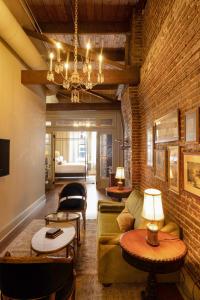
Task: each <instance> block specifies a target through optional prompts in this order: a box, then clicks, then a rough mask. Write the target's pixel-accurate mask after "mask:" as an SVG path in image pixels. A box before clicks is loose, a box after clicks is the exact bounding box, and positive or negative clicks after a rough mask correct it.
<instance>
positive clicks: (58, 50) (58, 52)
mask: <svg viewBox="0 0 200 300" xmlns="http://www.w3.org/2000/svg"><path fill="white" fill-rule="evenodd" d="M56 48H57V61H58V62H60V49H61V48H62V46H61V43H60V42H57V43H56Z"/></svg>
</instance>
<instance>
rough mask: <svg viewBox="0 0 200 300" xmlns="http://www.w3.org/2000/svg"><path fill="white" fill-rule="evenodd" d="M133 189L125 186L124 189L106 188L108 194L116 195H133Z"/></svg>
mask: <svg viewBox="0 0 200 300" xmlns="http://www.w3.org/2000/svg"><path fill="white" fill-rule="evenodd" d="M131 191H132V189H131V188H129V187H126V186H124V187H123V188H122V189H119V188H118V187H117V186H110V187H107V188H106V192H108V193H115V194H125V193H131Z"/></svg>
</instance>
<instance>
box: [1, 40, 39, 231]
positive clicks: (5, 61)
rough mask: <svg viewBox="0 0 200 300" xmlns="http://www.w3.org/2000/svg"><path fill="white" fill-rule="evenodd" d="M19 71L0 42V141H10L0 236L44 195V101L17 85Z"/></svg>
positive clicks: (14, 61) (3, 188)
mask: <svg viewBox="0 0 200 300" xmlns="http://www.w3.org/2000/svg"><path fill="white" fill-rule="evenodd" d="M22 68H23V67H22V65H21V64H20V63H19V61H18V60H17V59H16V58H15V57H14V56H13V54H11V53H10V51H9V50H8V49H7V48H6V47H5V46H4V45H3V44H2V43H1V42H0V138H7V139H10V175H9V176H6V177H0V235H1V233H2V230H3V229H4V230H5V228H6V227H7V226H8V224H9V223H11V222H12V220H13V219H14V218H16V217H17V216H18V215H19V214H20V213H22V212H23V211H24V210H25V209H27V207H29V206H30V205H31V204H33V203H34V202H35V201H36V200H38V199H39V198H41V197H42V196H44V193H45V191H44V188H45V184H44V141H45V98H44V96H40V97H39V96H38V95H36V94H35V93H33V92H32V91H31V90H29V89H28V88H26V87H24V86H23V85H21V78H20V75H21V74H20V73H21V69H22Z"/></svg>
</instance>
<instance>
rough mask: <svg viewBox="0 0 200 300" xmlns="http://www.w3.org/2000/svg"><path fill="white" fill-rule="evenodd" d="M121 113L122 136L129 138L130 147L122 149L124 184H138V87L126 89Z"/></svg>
mask: <svg viewBox="0 0 200 300" xmlns="http://www.w3.org/2000/svg"><path fill="white" fill-rule="evenodd" d="M122 115H123V119H124V137H125V138H127V137H128V139H129V141H130V144H131V145H132V147H131V148H129V149H126V150H124V167H125V177H126V184H127V185H130V186H133V187H134V186H139V181H140V170H139V165H140V150H139V149H140V145H139V142H140V112H139V102H138V89H137V88H134V87H132V88H129V89H127V90H126V92H125V94H124V96H123V101H122Z"/></svg>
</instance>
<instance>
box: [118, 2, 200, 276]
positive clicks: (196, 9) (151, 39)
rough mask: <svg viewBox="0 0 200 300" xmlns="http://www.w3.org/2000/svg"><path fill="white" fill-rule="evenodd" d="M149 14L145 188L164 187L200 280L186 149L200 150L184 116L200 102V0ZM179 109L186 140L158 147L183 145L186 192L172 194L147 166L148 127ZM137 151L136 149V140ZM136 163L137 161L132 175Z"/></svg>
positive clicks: (197, 206)
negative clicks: (188, 133)
mask: <svg viewBox="0 0 200 300" xmlns="http://www.w3.org/2000/svg"><path fill="white" fill-rule="evenodd" d="M143 18H144V22H143V36H142V37H143V65H142V69H141V83H140V85H139V88H138V98H139V105H140V125H138V126H139V127H140V159H139V162H138V163H139V164H140V170H141V171H140V188H141V190H144V189H145V188H147V187H155V188H158V189H160V190H162V193H163V204H164V209H165V213H167V214H168V215H169V216H170V217H171V218H172V219H174V220H175V221H176V222H177V223H178V224H179V225H180V226H181V228H182V229H183V234H184V240H185V242H186V244H187V246H188V255H187V259H186V266H187V267H188V268H189V269H190V270H191V271H192V274H193V277H194V278H195V279H196V280H197V279H199V280H200V250H199V249H200V199H199V198H197V197H195V196H194V195H192V194H190V193H187V192H186V191H184V190H183V151H188V150H189V151H194V152H195V151H199V152H200V145H199V144H195V143H193V144H186V143H185V142H184V114H185V112H186V111H188V110H190V109H192V108H196V107H198V106H200V1H199V0H170V1H169V0H148V1H147V5H146V8H145V11H144V15H143ZM134 56H135V54H134V51H133V57H134ZM133 61H134V59H133ZM135 92H136V91H135ZM123 105H125V104H122V107H123ZM136 107H137V105H136ZM177 108H178V109H179V110H180V127H181V137H180V141H179V142H175V143H167V144H159V145H157V148H161V149H166V148H167V146H168V145H177V144H178V145H180V146H181V157H180V159H181V160H180V165H181V171H180V195H176V194H175V193H173V192H170V191H169V189H168V183H167V182H162V181H160V180H159V179H157V178H155V177H154V173H153V169H152V168H149V167H147V166H146V129H147V127H148V126H152V125H153V122H154V120H155V119H157V118H159V117H161V116H163V115H165V114H167V113H168V112H170V111H172V110H175V109H177ZM133 111H134V108H133V107H132V112H131V113H132V121H131V120H130V116H129V117H127V118H129V122H130V124H131V122H132V130H133V131H134V128H135V126H133V120H134V118H135V116H134V114H133ZM129 113H130V110H129ZM137 129H138V128H137ZM133 134H134V133H133V132H132V135H133ZM133 140H134V139H133ZM132 149H133V150H132V151H134V144H133V148H132ZM132 156H133V154H132ZM134 163H135V162H134V160H133V161H132V174H134V171H135V170H134V168H135V166H134Z"/></svg>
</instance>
